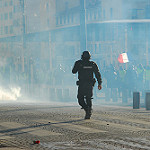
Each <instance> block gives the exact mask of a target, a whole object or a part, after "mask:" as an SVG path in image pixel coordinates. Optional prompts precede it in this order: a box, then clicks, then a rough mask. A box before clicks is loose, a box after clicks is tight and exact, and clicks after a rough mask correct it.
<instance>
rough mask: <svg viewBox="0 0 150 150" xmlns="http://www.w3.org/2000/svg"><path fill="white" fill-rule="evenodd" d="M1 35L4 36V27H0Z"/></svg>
mask: <svg viewBox="0 0 150 150" xmlns="http://www.w3.org/2000/svg"><path fill="white" fill-rule="evenodd" d="M0 35H3V27H0Z"/></svg>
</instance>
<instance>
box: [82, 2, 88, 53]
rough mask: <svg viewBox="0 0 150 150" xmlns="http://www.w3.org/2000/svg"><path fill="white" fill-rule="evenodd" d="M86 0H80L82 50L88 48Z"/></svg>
mask: <svg viewBox="0 0 150 150" xmlns="http://www.w3.org/2000/svg"><path fill="white" fill-rule="evenodd" d="M85 5H86V0H80V50H81V51H84V50H87V27H86V6H85Z"/></svg>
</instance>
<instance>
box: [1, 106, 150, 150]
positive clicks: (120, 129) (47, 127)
mask: <svg viewBox="0 0 150 150" xmlns="http://www.w3.org/2000/svg"><path fill="white" fill-rule="evenodd" d="M83 118H84V111H83V110H82V109H80V107H79V106H77V105H68V106H67V104H66V105H56V106H55V105H51V104H47V105H46V104H45V105H44V104H40V105H37V104H15V103H10V104H5V103H1V106H0V148H1V149H2V150H19V149H23V150H48V149H50V150H97V149H98V150H132V149H133V150H139V149H140V150H150V142H149V141H150V111H146V110H145V108H141V109H138V110H133V109H132V107H121V106H112V107H110V106H98V105H95V106H93V115H92V117H91V119H90V120H84V119H83ZM37 140H39V141H40V143H39V144H34V143H33V141H37Z"/></svg>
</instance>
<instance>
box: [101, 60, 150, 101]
mask: <svg viewBox="0 0 150 150" xmlns="http://www.w3.org/2000/svg"><path fill="white" fill-rule="evenodd" d="M102 73H103V76H104V81H105V84H103V85H104V88H105V89H110V91H109V92H110V96H109V97H108V99H109V98H112V99H114V100H113V101H117V98H118V97H122V98H125V101H124V102H127V99H128V98H132V94H133V92H141V95H142V96H144V92H145V91H146V90H148V89H149V88H150V67H149V66H143V65H142V64H138V65H136V66H134V65H131V64H130V63H129V64H128V65H124V66H120V67H117V68H115V67H114V66H113V65H110V66H106V67H104V68H103V70H102ZM106 92H108V91H107V90H106ZM107 96H108V95H107Z"/></svg>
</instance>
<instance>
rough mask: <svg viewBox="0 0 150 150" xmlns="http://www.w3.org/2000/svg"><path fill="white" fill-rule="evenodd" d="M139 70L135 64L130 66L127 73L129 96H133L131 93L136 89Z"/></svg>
mask: <svg viewBox="0 0 150 150" xmlns="http://www.w3.org/2000/svg"><path fill="white" fill-rule="evenodd" d="M136 82H137V72H136V70H135V68H134V66H133V65H131V66H129V68H128V69H127V71H126V75H125V86H126V89H127V91H128V93H127V94H128V97H131V93H132V92H133V91H135V90H136Z"/></svg>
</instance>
